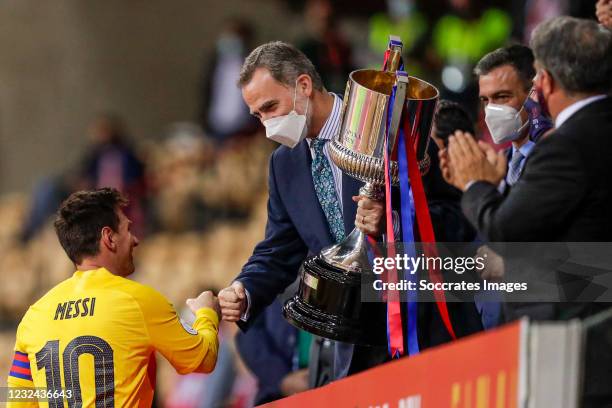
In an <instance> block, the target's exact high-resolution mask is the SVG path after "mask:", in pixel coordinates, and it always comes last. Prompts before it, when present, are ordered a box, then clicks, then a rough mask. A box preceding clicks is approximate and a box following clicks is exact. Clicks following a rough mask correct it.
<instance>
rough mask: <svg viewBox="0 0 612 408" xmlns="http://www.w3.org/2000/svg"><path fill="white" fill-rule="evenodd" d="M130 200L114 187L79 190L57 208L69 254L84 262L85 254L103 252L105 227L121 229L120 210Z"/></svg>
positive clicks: (60, 231)
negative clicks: (100, 247)
mask: <svg viewBox="0 0 612 408" xmlns="http://www.w3.org/2000/svg"><path fill="white" fill-rule="evenodd" d="M127 204H128V200H127V199H126V198H125V197H124V196H123V195H122V194H121V193H120V192H119V191H117V190H116V189H114V188H100V189H97V190H88V191H77V192H76V193H73V194H71V195H70V197H68V198H67V199H66V200H65V201H64V202H63V203H62V205H61V206H60V208H59V209H58V210H57V215H56V218H55V223H54V226H55V232H56V233H57V238H58V239H59V242H60V244H61V245H62V248H64V251H66V254H67V255H68V258H70V260H71V261H72V262H74V263H75V264H77V265H78V264H80V263H81V262H82V261H83V259H84V258H85V257H89V256H95V255H97V254H98V252H99V244H100V233H101V231H102V228H104V227H110V228H111V229H112V230H113V231H118V228H119V216H118V215H117V210H118V209H119V208H122V207H125V206H126V205H127Z"/></svg>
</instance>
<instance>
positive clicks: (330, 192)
mask: <svg viewBox="0 0 612 408" xmlns="http://www.w3.org/2000/svg"><path fill="white" fill-rule="evenodd" d="M325 142H327V140H326V139H322V140H319V139H314V140H313V141H312V148H313V150H314V158H313V159H312V166H311V171H312V181H313V183H314V188H315V192H316V193H317V198H318V199H319V203H320V204H321V208H323V213H324V214H325V218H326V219H327V224H328V225H329V230H330V232H331V235H332V237H333V238H334V239H335V240H336V242H340V241H342V239H344V220H343V218H342V210H341V209H340V202H339V201H338V196H337V194H336V186H335V184H334V176H333V174H332V170H331V166H330V164H329V161H328V160H327V157H325V153H323V146H324V145H325Z"/></svg>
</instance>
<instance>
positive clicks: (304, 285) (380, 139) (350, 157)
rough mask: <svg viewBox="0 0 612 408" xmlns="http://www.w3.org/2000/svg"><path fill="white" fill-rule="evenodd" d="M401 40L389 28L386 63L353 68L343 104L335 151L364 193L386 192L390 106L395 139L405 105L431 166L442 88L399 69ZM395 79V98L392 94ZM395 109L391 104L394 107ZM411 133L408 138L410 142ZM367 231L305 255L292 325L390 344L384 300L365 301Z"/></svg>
mask: <svg viewBox="0 0 612 408" xmlns="http://www.w3.org/2000/svg"><path fill="white" fill-rule="evenodd" d="M401 52H402V43H401V41H400V40H399V38H397V37H393V36H391V38H390V42H389V49H388V53H389V59H388V64H387V67H386V70H384V71H383V70H381V71H378V70H372V69H362V70H357V71H353V72H352V73H351V74H350V75H349V80H348V82H347V87H346V91H345V95H344V100H343V105H342V113H341V115H342V126H341V129H340V133H339V134H338V135H337V136H336V137H335V138H334V140H333V141H332V142H331V145H330V150H329V152H330V157H331V159H332V160H333V161H334V163H335V164H336V165H337V166H338V167H339V168H340V169H341V170H342V171H344V172H345V173H347V174H348V175H350V176H352V177H354V178H356V179H358V180H361V181H363V182H365V184H364V186H363V187H362V188H361V189H360V191H359V192H360V194H361V195H364V196H367V197H369V198H372V199H376V200H380V199H384V185H385V166H384V149H385V136H386V134H387V119H388V115H389V113H390V114H391V118H390V121H389V145H390V146H393V150H395V149H397V137H396V136H397V134H398V128H399V126H400V120H401V117H402V112H404V114H405V115H407V117H405V118H404V120H407V121H408V123H409V124H410V130H411V134H412V135H416V136H417V137H415V138H414V141H413V142H414V147H415V151H416V154H417V159H418V161H419V169H420V170H421V173H422V174H423V173H424V172H425V171H426V170H427V169H428V167H429V157H428V155H427V146H428V143H429V133H430V130H431V123H432V120H433V115H434V113H435V109H436V103H437V101H438V97H439V92H438V90H437V89H436V88H435V87H434V86H433V85H431V84H429V83H427V82H425V81H423V80H421V79H418V78H415V77H412V76H401V75H396V70H397V69H398V67H399V64H400V60H401ZM394 86H396V87H397V88H396V94H395V99H394V103H393V104H392V106H391V94H392V91H393V87H394ZM389 110H390V111H391V112H389ZM409 140H410V139H409V138H408V135H406V143H408V142H409ZM390 172H391V180H392V184H393V185H398V184H399V179H398V165H397V162H395V161H391V162H390ZM367 245H368V243H367V238H366V236H365V234H364V233H363V232H361V231H360V230H359V229H357V228H355V229H354V230H353V231H352V232H351V233H350V234H349V235H348V236H347V237H346V238H345V239H344V240H343V241H342V242H340V243H338V244H336V245H332V246H330V247H327V248H325V249H323V251H321V253H320V254H319V255H317V256H314V257H311V258H309V259H307V260H306V261H304V264H303V265H302V268H301V270H300V273H301V281H300V285H299V288H298V291H297V293H296V294H295V295H294V296H293V298H291V299H289V300H288V301H287V302H286V303H285V306H284V308H283V314H284V315H285V318H286V319H287V320H288V321H289V322H290V323H291V324H293V325H295V326H297V327H299V328H301V329H303V330H306V331H308V332H311V333H313V334H316V335H318V336H322V337H326V338H329V339H332V340H338V341H342V342H347V343H355V344H365V345H384V344H386V328H385V327H386V326H385V322H386V317H385V304H384V303H381V302H378V303H376V302H371V303H368V302H362V301H361V285H362V284H363V283H364V282H365V281H364V280H366V279H368V276H369V277H372V274H371V265H370V262H369V260H368V257H367Z"/></svg>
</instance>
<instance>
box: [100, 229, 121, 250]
mask: <svg viewBox="0 0 612 408" xmlns="http://www.w3.org/2000/svg"><path fill="white" fill-rule="evenodd" d="M100 244H101V245H103V246H104V247H105V248H106V249H108V250H109V251H113V252H114V251H115V249H116V248H117V243H116V242H115V231H113V229H112V228H111V227H104V228H102V231H101V232H100Z"/></svg>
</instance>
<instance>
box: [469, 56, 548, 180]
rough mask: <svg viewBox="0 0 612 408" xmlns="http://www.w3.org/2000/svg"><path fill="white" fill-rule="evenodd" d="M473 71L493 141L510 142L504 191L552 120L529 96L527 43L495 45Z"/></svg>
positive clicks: (530, 64) (530, 60)
mask: <svg viewBox="0 0 612 408" xmlns="http://www.w3.org/2000/svg"><path fill="white" fill-rule="evenodd" d="M474 74H476V76H477V77H478V95H479V98H480V101H481V102H482V105H483V109H484V112H485V122H486V123H487V127H488V129H489V132H490V134H491V137H492V139H493V141H494V142H495V143H496V144H503V143H506V142H512V146H511V147H510V148H509V149H508V150H507V156H506V158H507V159H508V172H507V173H506V177H505V178H504V180H503V185H502V186H500V191H504V189H505V187H506V186H511V185H513V184H514V183H516V181H517V180H518V178H519V177H520V175H521V172H522V171H523V168H524V167H525V162H526V161H527V157H528V156H529V154H530V153H531V151H532V150H533V147H534V146H535V142H536V141H537V140H538V139H539V138H540V136H541V135H542V134H543V133H545V132H546V131H548V130H549V129H550V128H551V127H552V124H551V121H550V119H549V118H547V117H545V116H544V115H541V109H540V108H539V106H538V103H537V102H536V101H534V100H533V99H531V98H530V97H529V96H530V91H531V87H532V86H533V77H534V76H535V69H534V67H533V52H532V51H531V49H530V48H529V47H526V46H524V45H519V44H515V45H510V46H506V47H502V48H498V49H496V50H494V51H492V52H490V53H488V54H487V55H485V56H484V57H482V58H481V59H480V61H478V64H476V67H475V68H474Z"/></svg>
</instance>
